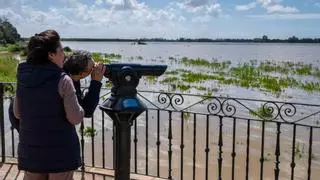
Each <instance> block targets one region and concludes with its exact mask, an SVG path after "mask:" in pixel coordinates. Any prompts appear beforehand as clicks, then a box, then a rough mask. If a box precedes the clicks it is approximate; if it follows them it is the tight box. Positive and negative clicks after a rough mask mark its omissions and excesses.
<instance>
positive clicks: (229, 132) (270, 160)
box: [0, 83, 320, 180]
mask: <svg viewBox="0 0 320 180" xmlns="http://www.w3.org/2000/svg"><path fill="white" fill-rule="evenodd" d="M14 86H15V85H14V84H10V83H2V84H0V103H1V104H2V108H0V115H1V116H0V120H1V121H0V123H1V124H0V129H1V132H0V133H1V155H2V162H5V161H6V157H16V156H17V153H16V150H17V148H16V147H17V142H18V136H17V133H16V132H15V130H13V129H12V128H11V127H10V123H9V120H8V113H7V108H8V104H9V101H10V97H11V96H12V92H13V91H14ZM84 93H85V89H84ZM108 94H109V90H108V89H102V91H101V102H103V101H104V100H105V99H106V97H107V96H108ZM138 95H139V98H140V99H142V100H143V101H144V102H145V103H146V105H147V106H148V110H147V111H146V112H144V113H143V114H142V115H140V116H139V117H138V118H137V119H136V120H135V121H134V122H133V126H132V143H131V147H132V148H131V149H132V151H131V172H132V173H136V174H143V175H148V176H155V177H162V178H168V179H232V180H234V179H237V180H239V179H246V180H248V179H261V180H262V179H301V180H306V179H308V180H310V179H318V176H319V175H320V171H319V169H320V136H319V135H320V134H319V133H320V131H319V128H320V126H319V125H320V105H313V104H305V103H293V102H280V101H268V100H258V99H244V98H231V97H215V96H201V95H191V94H178V93H168V92H154V91H139V92H138ZM78 129H79V136H80V139H81V149H82V157H83V166H82V170H84V167H85V166H90V167H101V168H110V169H112V168H113V161H114V159H113V157H114V156H113V140H112V135H113V122H112V120H111V119H110V118H109V117H107V115H106V114H105V113H103V112H102V111H100V110H99V109H98V108H97V109H96V112H95V115H94V117H92V118H90V119H85V120H84V122H83V123H82V124H81V125H80V126H79V127H78ZM93 176H94V175H93Z"/></svg>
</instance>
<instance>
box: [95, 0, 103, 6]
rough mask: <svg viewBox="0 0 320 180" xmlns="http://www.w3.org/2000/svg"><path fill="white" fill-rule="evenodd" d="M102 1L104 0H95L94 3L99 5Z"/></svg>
mask: <svg viewBox="0 0 320 180" xmlns="http://www.w3.org/2000/svg"><path fill="white" fill-rule="evenodd" d="M102 3H103V1H102V0H96V1H95V2H94V4H95V5H98V6H99V5H101V4H102Z"/></svg>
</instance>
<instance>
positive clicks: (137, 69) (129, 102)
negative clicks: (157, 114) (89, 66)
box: [100, 63, 167, 119]
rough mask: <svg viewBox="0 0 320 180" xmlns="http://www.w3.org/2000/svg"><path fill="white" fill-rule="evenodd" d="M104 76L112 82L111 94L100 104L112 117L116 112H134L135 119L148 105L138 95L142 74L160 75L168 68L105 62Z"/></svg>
mask: <svg viewBox="0 0 320 180" xmlns="http://www.w3.org/2000/svg"><path fill="white" fill-rule="evenodd" d="M104 66H105V67H106V71H105V74H104V76H105V77H106V78H108V79H109V80H110V81H111V83H112V88H111V95H110V96H109V97H108V99H107V100H106V101H105V102H104V103H103V104H102V105H100V109H101V110H103V111H105V112H106V113H107V114H108V115H109V116H110V117H111V118H112V119H115V118H116V116H115V115H114V114H115V113H124V114H133V115H132V117H131V119H135V117H137V116H138V115H139V114H141V113H142V112H143V111H144V110H145V109H146V106H145V105H144V103H143V102H142V101H140V99H139V98H138V97H137V90H136V87H137V86H138V84H139V80H140V78H141V77H142V76H160V75H162V74H163V73H164V72H165V71H166V69H167V66H166V65H141V64H121V63H119V64H116V63H112V64H105V65H104Z"/></svg>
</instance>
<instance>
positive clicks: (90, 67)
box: [63, 50, 105, 117]
mask: <svg viewBox="0 0 320 180" xmlns="http://www.w3.org/2000/svg"><path fill="white" fill-rule="evenodd" d="M63 69H64V70H65V72H66V73H68V74H69V75H70V77H71V79H72V80H73V84H74V87H75V89H76V95H77V98H78V101H79V103H80V105H81V106H82V108H83V109H84V112H85V113H84V114H85V117H92V116H93V113H94V110H95V109H96V107H97V105H98V103H99V94H100V89H101V86H102V83H101V80H102V78H103V75H104V72H105V66H104V65H103V64H102V63H95V62H94V60H93V59H92V56H91V54H90V52H88V51H83V50H76V51H73V52H72V54H71V55H69V56H67V58H66V60H65V62H64V65H63ZM89 75H91V82H90V86H89V88H88V92H87V93H86V94H85V95H84V96H82V92H81V88H80V86H81V84H80V80H81V79H84V78H86V77H88V76H89Z"/></svg>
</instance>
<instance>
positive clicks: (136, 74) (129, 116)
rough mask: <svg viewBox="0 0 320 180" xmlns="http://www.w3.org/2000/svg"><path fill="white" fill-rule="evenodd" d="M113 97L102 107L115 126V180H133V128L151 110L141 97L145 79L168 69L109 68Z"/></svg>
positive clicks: (123, 66) (138, 66) (163, 66)
mask: <svg viewBox="0 0 320 180" xmlns="http://www.w3.org/2000/svg"><path fill="white" fill-rule="evenodd" d="M104 66H105V67H106V71H105V74H104V76H105V77H106V78H108V79H109V80H110V81H111V83H112V88H111V95H110V96H109V97H108V98H107V99H106V100H105V101H104V102H103V103H102V104H101V105H100V106H99V107H100V109H101V110H102V111H104V112H105V113H106V114H108V116H109V117H110V118H111V119H112V120H113V122H114V132H113V137H114V142H113V153H114V157H115V159H114V167H115V180H129V179H130V153H131V150H130V149H131V147H130V146H131V126H132V124H133V121H134V120H135V119H136V118H137V117H138V116H139V115H140V114H141V113H143V112H144V111H145V110H146V109H147V107H146V105H145V104H144V103H143V102H142V101H141V100H140V99H139V98H138V96H137V89H136V88H137V86H138V84H139V80H140V78H141V77H142V76H160V75H162V74H163V73H164V72H165V71H166V69H167V66H166V65H141V64H105V65H104Z"/></svg>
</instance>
